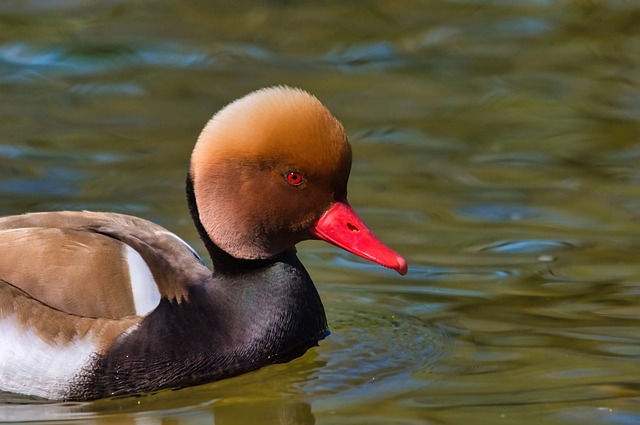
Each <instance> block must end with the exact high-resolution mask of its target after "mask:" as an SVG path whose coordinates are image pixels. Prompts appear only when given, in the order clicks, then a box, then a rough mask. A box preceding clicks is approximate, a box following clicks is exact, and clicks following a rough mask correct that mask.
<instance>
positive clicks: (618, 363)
mask: <svg viewBox="0 0 640 425" xmlns="http://www.w3.org/2000/svg"><path fill="white" fill-rule="evenodd" d="M638 19H640V5H638V4H637V3H636V2H632V1H615V0H610V1H597V0H574V1H561V2H549V1H544V0H528V1H527V0H522V1H510V2H506V1H481V0H468V1H428V2H426V1H425V2H419V1H400V2H388V1H382V0H377V1H373V0H372V1H361V2H357V3H349V2H295V3H293V2H283V1H271V2H268V1H264V2H253V3H251V2H245V1H236V2H233V3H232V4H230V3H227V2H204V1H192V2H188V3H187V2H176V1H169V0H164V1H154V2H123V1H110V2H98V1H90V0H84V1H80V0H76V1H72V0H60V1H56V2H51V1H37V0H31V1H13V2H3V3H2V4H0V99H2V101H1V102H0V199H1V200H2V201H1V204H0V209H1V213H2V214H17V213H21V212H25V211H42V210H59V209H92V210H103V211H104V210H107V211H118V212H124V213H129V214H135V215H138V216H142V217H145V218H148V219H151V220H154V221H156V222H158V223H161V224H163V225H165V226H166V227H168V228H169V229H171V230H172V231H174V232H176V233H178V234H179V235H181V236H182V237H183V238H184V239H185V240H187V241H189V242H190V243H192V244H193V245H194V246H195V247H196V248H197V249H199V250H200V251H201V252H203V251H202V246H201V244H200V243H199V241H198V238H197V234H196V232H195V230H194V229H193V227H192V225H191V222H190V220H189V217H188V214H187V211H186V205H185V201H184V195H183V185H184V174H185V172H186V164H187V161H188V157H189V154H190V150H191V148H192V146H193V143H194V140H195V138H196V136H197V134H198V132H199V131H200V129H201V127H202V125H203V124H204V123H205V122H206V120H207V119H208V118H209V117H210V115H211V114H212V113H213V112H215V111H216V110H217V109H219V108H220V107H222V106H223V105H224V104H225V103H227V102H229V101H230V100H232V99H234V98H236V97H239V96H241V95H243V94H245V93H247V92H249V91H251V90H253V89H256V88H259V87H263V86H269V85H274V84H288V85H292V86H300V87H302V88H305V89H307V90H309V91H311V92H313V93H315V94H316V95H318V97H320V98H321V100H322V101H323V102H324V103H325V104H327V105H328V106H329V107H330V109H331V110H332V111H333V112H334V114H335V115H336V116H338V117H339V118H340V119H341V120H342V121H343V123H344V124H345V127H346V128H347V131H348V133H349V135H350V138H351V141H352V144H353V147H354V152H355V162H354V169H353V172H352V178H351V183H350V195H349V196H350V200H351V203H352V204H353V205H354V207H355V208H356V210H358V212H359V213H360V214H361V216H363V218H364V219H365V221H366V222H367V223H368V224H369V225H370V227H371V228H373V229H374V230H375V231H376V233H377V234H378V235H379V236H380V237H381V239H383V240H384V241H385V242H387V243H388V244H389V245H391V246H392V247H394V248H395V249H396V250H398V251H399V252H401V253H403V254H404V255H406V257H407V259H408V260H409V264H410V270H409V274H408V275H407V276H405V277H400V276H396V275H395V274H394V273H392V272H389V271H387V270H384V269H382V268H380V267H377V266H375V265H371V264H368V263H365V262H363V261H360V260H359V259H357V258H355V257H353V256H351V255H349V254H346V253H344V252H341V251H339V250H337V249H336V248H334V247H332V246H328V245H326V244H322V243H320V242H307V243H303V244H301V245H300V247H299V250H300V256H301V258H302V260H303V262H304V263H305V264H306V266H307V268H308V269H309V271H310V273H311V274H312V276H313V278H314V280H315V281H316V283H317V286H318V288H319V291H320V293H321V296H322V298H323V300H324V303H325V306H326V309H327V314H328V317H329V321H330V324H331V328H332V332H333V333H332V335H331V336H330V337H329V338H328V339H327V340H325V341H324V342H323V343H322V344H321V345H320V347H318V348H317V349H313V350H311V351H310V352H308V353H307V354H306V355H305V356H303V357H301V358H299V359H297V360H295V361H293V362H290V363H288V364H284V365H274V366H270V367H267V368H264V369H262V370H260V371H257V372H255V373H251V374H247V375H244V376H241V377H237V378H233V379H229V380H226V381H222V382H217V383H212V384H207V385H203V386H199V387H194V388H188V389H183V390H179V391H163V392H160V393H158V394H155V395H147V396H144V397H137V398H136V397H126V398H121V399H116V400H101V401H97V402H91V403H43V402H40V401H26V400H24V399H17V398H15V397H13V396H9V395H4V396H1V400H0V420H3V421H15V422H20V421H41V422H49V423H51V422H65V423H68V422H74V423H135V424H156V423H179V424H200V423H211V422H215V423H217V424H246V423H270V424H271V423H272V424H312V423H317V424H364V423H367V424H390V423H393V424H424V423H427V424H447V425H448V424H467V423H474V424H495V423H505V424H540V423H544V424H580V425H583V424H611V425H614V424H615V425H621V424H625V425H626V424H634V423H638V422H640V408H639V407H638V406H639V403H638V402H639V398H640V385H639V383H640V367H639V366H640V365H639V363H640V337H639V336H638V333H637V328H638V322H639V319H640V266H638V260H637V253H638V252H640V223H639V221H640V214H639V213H638V210H639V207H640V173H639V172H638V170H639V167H638V165H639V161H640V125H639V124H640V123H639V121H640V108H639V106H638V105H640V73H639V71H638V69H640V56H639V55H638V51H639V50H638V47H639V46H640V29H639V28H640V27H638V25H637V22H638Z"/></svg>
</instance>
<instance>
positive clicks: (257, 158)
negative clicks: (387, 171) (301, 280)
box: [190, 87, 407, 274]
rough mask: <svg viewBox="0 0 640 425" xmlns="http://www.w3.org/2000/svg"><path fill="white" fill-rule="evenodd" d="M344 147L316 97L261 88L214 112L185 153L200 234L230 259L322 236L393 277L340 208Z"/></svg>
mask: <svg viewBox="0 0 640 425" xmlns="http://www.w3.org/2000/svg"><path fill="white" fill-rule="evenodd" d="M350 170H351V146H350V144H349V141H348V139H347V136H346V134H345V132H344V128H343V127H342V125H341V124H340V122H339V121H338V120H337V119H336V118H335V117H334V116H333V115H332V114H331V113H330V112H329V110H328V109H327V108H325V107H324V106H323V105H322V104H321V103H320V101H318V99H316V98H315V97H314V96H312V95H310V94H309V93H307V92H305V91H302V90H299V89H293V88H289V87H272V88H266V89H261V90H258V91H255V92H253V93H250V94H248V95H247V96H245V97H243V98H240V99H238V100H236V101H234V102H232V103H230V104H229V105H227V106H226V107H225V108H223V109H222V110H220V111H219V112H218V113H217V114H215V115H214V116H213V118H211V120H210V121H209V122H208V123H207V125H206V126H205V128H204V129H203V131H202V133H201V134H200V136H199V138H198V141H197V143H196V146H195V148H194V150H193V154H192V157H191V165H190V178H191V180H192V185H193V194H194V198H195V202H196V208H197V211H198V216H199V220H200V222H201V224H202V228H203V229H204V231H205V232H206V234H207V236H208V237H209V238H210V239H211V240H212V241H213V242H214V243H215V244H216V245H217V246H218V247H219V248H220V249H222V250H223V251H225V252H227V253H228V254H230V255H231V256H233V257H235V258H239V259H267V258H271V257H274V256H276V255H278V254H280V253H282V252H284V251H287V250H290V249H292V248H293V247H294V245H295V244H296V243H298V242H300V241H302V240H305V239H322V240H325V241H327V242H330V243H332V244H334V245H337V246H339V247H341V248H343V249H345V250H347V251H349V252H351V253H353V254H356V255H359V256H361V257H363V258H366V259H368V260H371V261H374V262H376V263H379V264H381V265H383V266H385V267H389V268H392V269H394V270H396V271H398V272H399V273H401V274H405V273H406V271H407V263H406V261H405V260H404V258H402V257H401V256H400V255H398V254H397V253H395V252H394V251H392V250H391V249H390V248H388V247H387V246H386V245H384V244H383V243H382V242H380V241H379V240H378V239H377V238H376V237H375V236H374V235H373V233H371V231H370V230H369V229H368V228H367V227H366V226H365V224H364V223H363V222H362V220H360V218H359V217H358V216H357V215H356V213H355V212H354V211H353V209H351V207H350V206H349V204H348V202H347V182H348V179H349V173H350Z"/></svg>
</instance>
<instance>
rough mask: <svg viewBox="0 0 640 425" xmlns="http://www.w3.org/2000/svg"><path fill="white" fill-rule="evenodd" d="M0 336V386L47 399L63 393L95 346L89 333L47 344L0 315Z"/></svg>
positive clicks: (13, 391)
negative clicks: (65, 341)
mask: <svg viewBox="0 0 640 425" xmlns="http://www.w3.org/2000/svg"><path fill="white" fill-rule="evenodd" d="M0 337H1V338H2V340H1V341H0V390H2V391H8V392H12V393H18V394H28V395H32V396H37V397H44V398H48V399H60V398H62V397H64V396H65V394H66V392H67V390H68V388H69V385H70V383H71V382H72V380H73V378H74V377H75V376H76V375H77V374H78V373H80V372H81V371H82V369H83V368H85V367H87V366H89V365H90V363H91V362H92V360H93V358H94V352H95V350H96V347H95V345H94V344H93V343H92V341H91V339H92V336H91V334H88V335H86V336H85V337H84V338H77V339H75V340H73V341H71V342H70V343H69V344H64V345H63V344H51V345H50V344H48V343H46V342H45V341H43V340H42V339H40V338H39V337H38V336H37V335H36V334H35V333H34V332H32V331H30V330H21V329H19V327H18V325H17V323H16V322H15V320H14V319H12V318H4V319H0Z"/></svg>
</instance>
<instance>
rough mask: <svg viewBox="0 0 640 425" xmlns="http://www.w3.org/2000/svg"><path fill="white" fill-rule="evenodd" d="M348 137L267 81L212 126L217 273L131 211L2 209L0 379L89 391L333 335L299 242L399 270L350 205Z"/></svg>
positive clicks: (201, 163)
mask: <svg viewBox="0 0 640 425" xmlns="http://www.w3.org/2000/svg"><path fill="white" fill-rule="evenodd" d="M350 169H351V147H350V145H349V142H348V140H347V136H346V135H345V132H344V129H343V127H342V125H341V124H340V123H339V121H338V120H337V119H336V118H335V117H334V116H333V115H332V114H331V113H330V112H329V111H328V110H327V109H326V108H325V107H324V106H323V105H322V104H321V103H320V101H318V100H317V99H316V98H315V97H314V96H312V95H310V94H309V93H307V92H305V91H302V90H299V89H294V88H289V87H282V86H280V87H271V88H265V89H261V90H258V91H255V92H253V93H250V94H248V95H246V96H245V97H243V98H240V99H238V100H236V101H234V102H232V103H230V104H229V105H227V106H226V107H224V108H223V109H222V110H220V111H219V112H218V113H216V114H215V115H214V116H213V118H212V119H211V120H210V121H209V122H208V123H207V124H206V126H205V127H204V129H203V131H202V133H201V134H200V136H199V138H198V140H197V142H196V145H195V147H194V150H193V154H192V156H191V162H190V168H189V172H188V176H187V189H186V191H187V200H188V204H189V209H190V212H191V216H192V218H193V221H194V223H195V226H196V228H197V230H198V232H199V234H200V237H201V238H202V240H203V241H204V245H205V247H206V249H207V250H208V253H209V255H210V256H211V260H212V264H213V271H211V270H209V268H207V267H206V266H205V265H204V263H203V262H202V260H201V259H200V257H198V254H197V253H196V252H195V251H194V250H193V249H192V248H191V247H189V246H188V245H187V244H186V243H185V242H183V241H182V240H181V239H180V238H179V237H178V236H176V235H174V234H173V233H171V232H169V231H168V230H166V229H164V228H163V227H161V226H159V225H157V224H154V223H151V222H149V221H146V220H144V219H141V218H136V217H132V216H128V215H122V214H115V213H103V212H88V211H62V212H44V213H29V214H23V215H17V216H8V217H3V218H0V391H5V392H11V393H19V394H24V395H30V396H35V397H42V398H46V399H54V400H90V399H97V398H104V397H111V396H117V395H126V394H134V393H141V392H149V391H155V390H159V389H163V388H177V387H184V386H190V385H196V384H200V383H205V382H210V381H215V380H219V379H222V378H226V377H231V376H234V375H238V374H242V373H245V372H249V371H252V370H255V369H258V368H260V367H262V366H265V365H267V364H271V363H276V362H286V361H289V360H291V359H293V358H296V357H298V356H300V355H302V354H303V353H305V352H306V351H307V350H308V349H309V348H311V347H313V346H315V345H317V344H318V341H319V340H321V339H323V338H324V337H325V336H327V334H328V327H327V320H326V317H325V312H324V308H323V306H322V302H321V300H320V297H319V296H318V292H317V291H316V288H315V286H314V284H313V282H312V281H311V278H310V277H309V275H308V273H307V271H306V270H305V268H304V267H303V265H302V264H301V263H300V261H299V260H298V258H297V256H296V251H295V245H296V243H298V242H300V241H302V240H305V239H322V240H325V241H327V242H330V243H332V244H335V245H337V246H339V247H341V248H343V249H345V250H347V251H349V252H352V253H354V254H356V255H359V256H361V257H363V258H366V259H368V260H371V261H374V262H376V263H379V264H381V265H383V266H386V267H389V268H392V269H395V270H396V271H398V272H399V273H400V274H405V273H406V272H407V263H406V261H405V260H404V259H403V258H402V257H401V256H400V255H398V254H397V253H395V252H394V251H392V250H391V249H390V248H388V247H387V246H385V245H384V244H383V243H382V242H380V241H379V240H378V239H377V238H376V237H375V236H374V235H373V234H372V233H371V231H370V230H369V229H368V228H367V227H366V226H365V225H364V223H363V222H362V221H361V220H360V219H359V218H358V216H357V215H356V214H355V212H354V211H353V209H351V207H350V206H349V204H348V202H347V180H348V178H349V172H350Z"/></svg>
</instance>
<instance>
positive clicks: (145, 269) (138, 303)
mask: <svg viewBox="0 0 640 425" xmlns="http://www.w3.org/2000/svg"><path fill="white" fill-rule="evenodd" d="M127 264H128V265H129V280H130V281H131V293H132V294H133V303H134V305H135V307H136V314H137V315H138V316H145V315H146V314H147V313H149V312H150V311H152V310H153V309H154V308H156V307H157V306H158V304H160V291H159V290H158V285H157V284H156V281H155V280H154V279H153V274H152V273H151V270H150V269H149V266H147V263H145V261H144V260H143V259H142V257H141V256H140V254H138V251H136V250H135V249H133V248H131V247H130V246H128V245H127Z"/></svg>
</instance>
